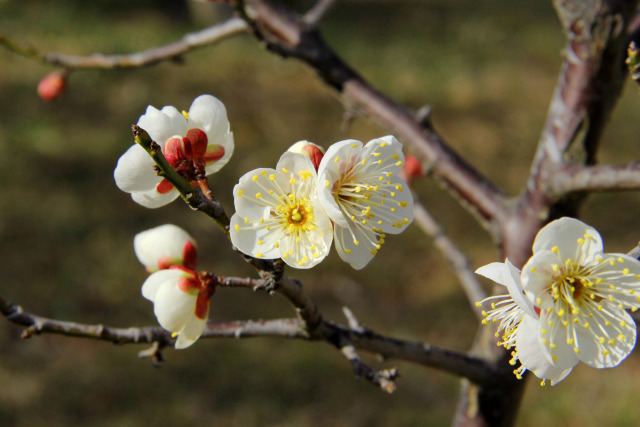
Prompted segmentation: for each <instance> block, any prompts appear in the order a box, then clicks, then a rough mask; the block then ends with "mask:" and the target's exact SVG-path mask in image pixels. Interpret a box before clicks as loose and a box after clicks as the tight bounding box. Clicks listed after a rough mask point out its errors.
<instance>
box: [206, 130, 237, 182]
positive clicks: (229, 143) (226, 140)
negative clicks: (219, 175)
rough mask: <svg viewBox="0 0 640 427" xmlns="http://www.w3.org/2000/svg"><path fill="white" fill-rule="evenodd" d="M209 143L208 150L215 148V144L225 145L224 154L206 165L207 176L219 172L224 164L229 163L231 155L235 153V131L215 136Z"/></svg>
mask: <svg viewBox="0 0 640 427" xmlns="http://www.w3.org/2000/svg"><path fill="white" fill-rule="evenodd" d="M209 141H210V142H209V145H208V147H207V151H211V150H212V149H213V148H215V145H221V146H222V147H224V155H223V156H222V157H221V158H220V159H219V160H216V161H215V162H213V163H209V164H207V165H206V166H205V168H204V172H205V174H206V175H207V176H209V175H211V174H212V173H216V172H218V171H219V170H220V169H222V167H223V166H224V165H226V164H227V163H229V160H230V159H231V156H232V155H233V149H234V146H235V145H234V141H233V132H228V133H227V134H225V135H222V136H219V137H217V138H215V139H214V140H213V141H212V140H211V139H209Z"/></svg>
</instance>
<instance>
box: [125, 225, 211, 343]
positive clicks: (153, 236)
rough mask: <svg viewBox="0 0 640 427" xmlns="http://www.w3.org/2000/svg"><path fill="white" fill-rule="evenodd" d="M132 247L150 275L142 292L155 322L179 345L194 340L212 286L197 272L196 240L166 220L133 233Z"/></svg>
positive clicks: (201, 325) (201, 328)
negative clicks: (163, 222)
mask: <svg viewBox="0 0 640 427" xmlns="http://www.w3.org/2000/svg"><path fill="white" fill-rule="evenodd" d="M133 248H134V251H135V253H136V256H137V257H138V260H139V261H140V263H141V264H142V265H144V266H145V268H146V270H147V272H149V273H150V276H149V277H148V278H147V280H145V282H144V283H143V285H142V296H144V297H145V298H146V299H148V300H149V301H151V302H153V311H154V313H155V315H156V317H157V319H158V323H160V326H162V327H163V328H164V329H166V330H168V331H170V332H172V335H173V336H174V337H177V340H176V344H175V347H176V349H182V348H186V347H189V346H190V345H191V344H193V343H194V342H196V340H197V339H198V338H200V335H202V331H204V328H205V326H206V323H207V319H208V317H209V305H210V298H211V296H212V295H213V293H214V292H215V286H214V285H212V284H211V283H209V281H207V280H206V279H207V278H206V277H202V275H200V274H198V273H196V272H195V271H194V269H195V268H196V265H197V263H198V254H197V248H196V242H195V240H194V239H193V238H192V237H191V236H190V235H189V234H188V233H187V232H186V231H184V230H183V229H181V228H180V227H177V226H175V225H171V224H166V225H162V226H160V227H156V228H152V229H151V230H147V231H143V232H142V233H139V234H137V235H136V236H135V238H134V240H133Z"/></svg>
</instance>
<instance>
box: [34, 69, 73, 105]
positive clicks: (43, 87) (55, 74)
mask: <svg viewBox="0 0 640 427" xmlns="http://www.w3.org/2000/svg"><path fill="white" fill-rule="evenodd" d="M66 87H67V77H66V74H65V73H64V72H62V71H52V72H51V73H49V74H47V75H46V76H44V77H43V78H42V80H40V83H38V96H40V98H42V99H43V100H45V101H47V102H49V101H53V100H54V99H57V98H59V97H60V96H61V95H62V94H63V93H64V91H65V89H66Z"/></svg>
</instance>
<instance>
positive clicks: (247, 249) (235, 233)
mask: <svg viewBox="0 0 640 427" xmlns="http://www.w3.org/2000/svg"><path fill="white" fill-rule="evenodd" d="M254 221H255V220H254ZM246 225H247V222H246V221H245V219H244V218H242V217H240V215H238V214H237V213H236V214H234V215H233V216H232V217H231V221H230V228H229V235H230V237H231V242H233V244H234V245H235V246H236V247H237V248H238V250H239V251H240V252H242V253H244V254H248V255H251V256H254V257H256V258H266V259H275V258H280V256H281V253H280V249H279V248H278V247H276V246H274V243H275V242H267V243H263V244H258V242H265V239H269V236H270V233H269V231H268V230H266V229H265V228H264V227H260V228H257V227H246ZM257 254H260V256H256V255H257Z"/></svg>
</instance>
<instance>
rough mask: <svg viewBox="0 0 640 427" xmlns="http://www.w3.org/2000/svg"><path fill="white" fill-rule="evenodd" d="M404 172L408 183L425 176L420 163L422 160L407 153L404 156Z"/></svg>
mask: <svg viewBox="0 0 640 427" xmlns="http://www.w3.org/2000/svg"><path fill="white" fill-rule="evenodd" d="M402 172H403V173H404V175H405V179H406V181H407V183H409V184H410V183H411V181H413V179H414V178H418V177H421V176H424V170H423V169H422V165H421V164H420V160H418V159H417V157H415V156H412V155H411V154H407V155H406V156H405V157H404V165H403V166H402Z"/></svg>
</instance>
